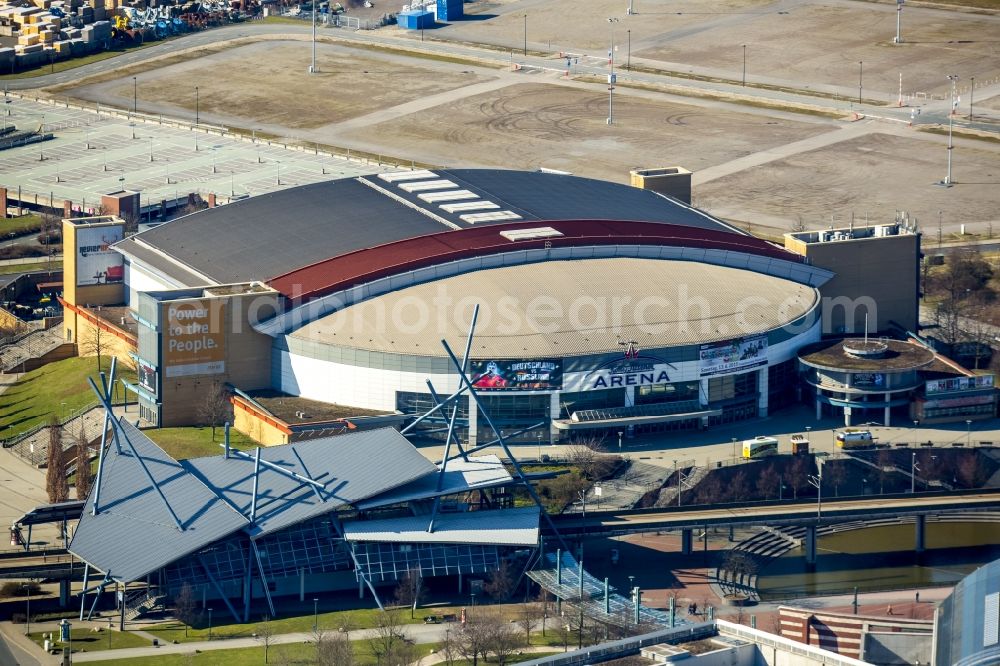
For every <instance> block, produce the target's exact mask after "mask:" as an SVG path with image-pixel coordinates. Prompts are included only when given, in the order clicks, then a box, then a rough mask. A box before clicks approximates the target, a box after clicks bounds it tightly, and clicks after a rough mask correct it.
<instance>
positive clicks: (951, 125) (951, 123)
mask: <svg viewBox="0 0 1000 666" xmlns="http://www.w3.org/2000/svg"><path fill="white" fill-rule="evenodd" d="M948 80H949V81H951V110H950V111H949V112H948V173H947V175H946V176H945V177H944V182H943V183H941V184H942V185H944V186H945V187H951V185H952V181H951V154H952V151H954V150H955V144H954V142H953V140H952V132H953V131H954V129H955V86H956V85H957V84H958V74H949V75H948Z"/></svg>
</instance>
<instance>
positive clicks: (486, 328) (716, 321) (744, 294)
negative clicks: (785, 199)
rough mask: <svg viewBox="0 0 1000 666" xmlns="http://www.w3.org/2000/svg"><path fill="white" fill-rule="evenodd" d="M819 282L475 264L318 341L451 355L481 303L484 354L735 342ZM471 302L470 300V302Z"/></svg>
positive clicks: (384, 300)
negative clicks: (445, 350) (444, 344)
mask: <svg viewBox="0 0 1000 666" xmlns="http://www.w3.org/2000/svg"><path fill="white" fill-rule="evenodd" d="M818 298H819V297H818V292H817V290H816V289H815V288H814V287H811V286H809V285H804V284H799V283H797V282H793V281H790V280H786V279H783V278H779V277H774V276H770V275H764V274H761V273H756V272H753V271H749V270H743V269H738V268H731V267H726V266H717V265H711V264H705V263H699V262H695V261H672V260H661V259H640V258H626V257H618V258H604V259H577V260H571V261H548V262H542V263H535V264H528V265H519V266H507V267H502V268H492V269H486V270H480V271H475V272H471V273H465V274H462V275H456V276H452V277H447V278H443V279H440V280H436V281H433V282H426V283H423V284H418V285H414V286H410V287H407V288H404V289H399V290H396V291H392V292H389V293H386V294H383V295H381V296H376V297H374V298H371V299H368V300H366V301H363V302H361V303H358V304H356V305H352V306H349V307H346V308H344V309H342V310H339V311H337V312H335V313H333V314H328V315H326V316H324V317H321V318H319V319H316V320H315V321H313V322H311V323H309V324H306V325H305V326H303V327H301V328H299V329H298V330H296V331H295V332H294V333H292V334H291V336H292V337H293V338H300V339H305V340H311V341H314V342H319V343H325V344H330V345H338V346H342V347H351V348H355V349H364V350H369V351H381V352H390V353H398V354H408V355H417V356H440V355H441V354H442V352H441V346H440V344H439V340H441V339H442V338H443V339H445V340H447V341H448V342H449V344H450V345H451V346H452V347H453V348H454V349H461V348H462V346H463V343H464V339H465V336H466V333H467V326H468V323H467V322H468V317H469V316H470V313H471V307H472V304H476V303H478V304H479V305H480V307H481V312H480V319H479V322H478V324H477V329H476V339H475V345H474V347H473V349H472V356H473V357H475V358H491V357H492V358H534V357H564V356H576V355H585V354H597V353H605V352H611V351H617V350H619V344H618V343H619V340H621V339H624V340H634V341H636V342H637V343H638V344H639V346H640V347H643V348H648V347H666V346H681V345H690V344H699V343H704V342H712V341H716V340H726V339H732V338H733V337H739V336H743V335H752V334H755V333H763V332H766V331H770V330H772V329H775V328H780V327H782V326H785V325H787V324H789V323H791V322H793V321H795V320H797V319H799V318H801V317H802V316H803V315H805V314H807V313H808V312H810V311H811V310H813V309H814V308H815V307H816V306H817V304H818ZM460 304H464V305H462V306H461V307H459V305H460Z"/></svg>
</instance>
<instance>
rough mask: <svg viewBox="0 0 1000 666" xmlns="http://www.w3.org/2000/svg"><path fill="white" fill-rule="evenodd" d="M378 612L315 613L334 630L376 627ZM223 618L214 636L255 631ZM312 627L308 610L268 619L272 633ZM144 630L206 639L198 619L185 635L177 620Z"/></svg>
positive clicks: (428, 611)
mask: <svg viewBox="0 0 1000 666" xmlns="http://www.w3.org/2000/svg"><path fill="white" fill-rule="evenodd" d="M223 612H224V611H223ZM380 612H381V611H379V610H378V609H377V608H362V609H358V610H349V611H343V610H341V611H330V612H323V613H320V614H319V616H318V620H319V626H321V627H326V628H328V629H331V630H336V629H339V628H340V627H344V626H346V627H348V628H350V629H368V628H371V627H374V626H375V620H376V618H377V617H378V614H379V613H380ZM449 613H454V614H455V615H458V614H459V613H461V609H459V608H448V607H441V606H434V607H431V608H418V609H417V611H416V613H414V618H413V620H410V614H409V613H406V612H404V613H403V615H402V619H403V622H412V623H414V624H419V623H420V622H423V619H424V617H426V616H428V615H447V614H449ZM225 617H226V616H224V615H221V614H220V612H215V613H213V620H214V621H215V622H216V623H217V624H214V625H213V626H212V637H213V638H241V637H247V636H250V635H251V634H252V633H254V632H255V631H256V630H257V622H250V623H247V624H218V623H219V621H220V620H225ZM312 626H313V616H312V613H308V612H307V613H303V614H299V615H296V616H294V617H279V618H278V619H276V620H272V621H271V627H272V631H273V632H274V633H275V634H292V633H297V632H309V631H312ZM147 631H149V633H151V634H153V635H154V636H157V637H158V638H160V639H162V640H163V641H164V642H166V643H170V642H173V641H177V642H178V643H185V642H187V643H190V642H192V641H204V640H208V624H207V621H205V620H204V619H203V620H202V621H200V622H198V625H197V626H192V627H190V628H189V629H188V632H187V637H185V636H184V625H183V624H181V623H179V622H175V623H170V624H163V625H159V626H157V627H152V628H150V629H148V630H147Z"/></svg>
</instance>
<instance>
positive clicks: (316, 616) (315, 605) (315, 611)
mask: <svg viewBox="0 0 1000 666" xmlns="http://www.w3.org/2000/svg"><path fill="white" fill-rule="evenodd" d="M314 6H315V3H314ZM318 627H319V599H315V598H314V599H313V633H316V629H317V628H318Z"/></svg>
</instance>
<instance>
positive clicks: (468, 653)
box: [455, 609, 490, 666]
mask: <svg viewBox="0 0 1000 666" xmlns="http://www.w3.org/2000/svg"><path fill="white" fill-rule="evenodd" d="M486 615H487V613H486V612H484V611H483V610H481V609H480V610H478V611H477V612H476V613H474V614H473V613H469V614H468V615H467V616H466V619H465V624H463V625H462V628H461V629H459V631H458V632H457V634H456V636H455V647H456V649H457V650H458V654H459V655H461V656H462V658H463V659H466V660H469V661H471V662H472V666H478V665H479V658H480V657H482V658H483V660H484V661H485V660H486V656H487V654H488V649H489V648H488V646H489V641H490V630H489V623H488V622H487V621H486Z"/></svg>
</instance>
